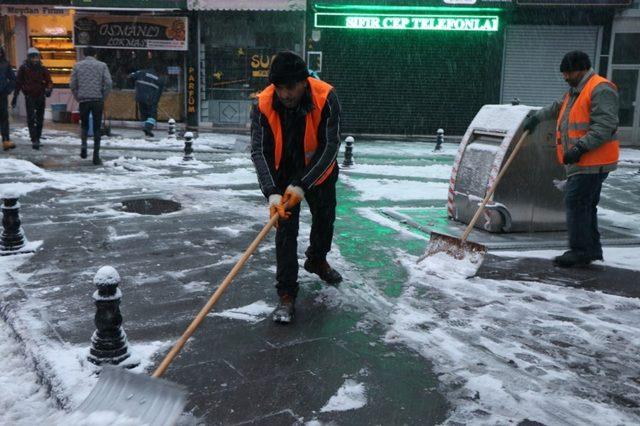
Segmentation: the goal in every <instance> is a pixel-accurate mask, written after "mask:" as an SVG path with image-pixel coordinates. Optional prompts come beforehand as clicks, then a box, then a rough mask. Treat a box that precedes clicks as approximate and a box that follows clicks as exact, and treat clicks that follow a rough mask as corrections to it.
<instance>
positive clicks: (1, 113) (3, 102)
mask: <svg viewBox="0 0 640 426" xmlns="http://www.w3.org/2000/svg"><path fill="white" fill-rule="evenodd" d="M0 133H2V141H3V142H4V141H8V140H9V101H8V100H7V95H3V94H0Z"/></svg>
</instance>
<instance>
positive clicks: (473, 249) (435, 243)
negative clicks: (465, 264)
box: [418, 130, 529, 264]
mask: <svg viewBox="0 0 640 426" xmlns="http://www.w3.org/2000/svg"><path fill="white" fill-rule="evenodd" d="M527 136H529V131H528V130H525V131H524V133H522V136H520V139H519V140H518V143H516V146H515V147H514V148H513V151H512V152H511V154H510V155H509V158H507V161H506V163H504V167H502V169H501V170H500V173H498V176H496V180H495V181H494V182H493V185H491V188H489V191H487V195H485V197H484V200H482V203H481V204H480V207H478V210H476V214H475V215H473V218H472V219H471V222H469V224H468V225H467V228H466V229H465V231H464V234H462V238H456V237H453V236H451V235H446V234H441V233H439V232H435V231H431V236H430V238H429V247H427V251H426V252H425V254H423V255H422V256H421V257H420V258H419V259H418V262H420V261H422V260H423V259H425V258H427V257H430V256H433V255H435V254H437V253H447V254H448V255H449V256H451V257H453V258H454V259H458V260H462V259H465V258H469V259H470V260H471V261H472V262H473V263H477V264H479V263H480V262H481V261H482V259H483V258H484V255H485V254H486V252H487V246H485V245H484V244H480V243H476V242H473V241H467V237H469V234H470V233H471V231H472V230H473V227H474V225H475V224H476V222H477V221H478V219H479V218H480V215H481V214H482V212H483V211H484V208H485V206H486V205H487V203H488V202H489V199H490V198H491V196H492V195H493V193H494V192H495V190H496V188H497V186H498V183H499V182H500V180H501V179H502V176H503V175H504V174H505V173H506V172H507V169H508V168H509V165H510V164H511V162H512V161H513V159H514V158H515V157H516V155H517V154H518V151H519V150H520V148H521V147H522V145H523V144H524V140H525V139H526V138H527Z"/></svg>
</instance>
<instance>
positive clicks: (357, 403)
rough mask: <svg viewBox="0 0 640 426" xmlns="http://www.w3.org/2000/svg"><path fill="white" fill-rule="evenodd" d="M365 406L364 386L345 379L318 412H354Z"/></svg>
mask: <svg viewBox="0 0 640 426" xmlns="http://www.w3.org/2000/svg"><path fill="white" fill-rule="evenodd" d="M365 405H367V394H366V391H365V387H364V384H363V383H358V382H356V381H355V380H351V379H347V380H345V382H344V384H343V385H342V386H341V387H340V389H338V392H337V393H336V394H335V395H333V396H332V397H331V398H330V399H329V401H328V402H327V403H326V404H325V405H324V407H322V408H321V409H320V412H321V413H326V412H329V411H347V410H356V409H358V408H362V407H364V406H365Z"/></svg>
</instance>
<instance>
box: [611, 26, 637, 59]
mask: <svg viewBox="0 0 640 426" xmlns="http://www.w3.org/2000/svg"><path fill="white" fill-rule="evenodd" d="M638 46H640V33H616V35H615V39H614V43H613V63H614V64H640V49H639V48H638Z"/></svg>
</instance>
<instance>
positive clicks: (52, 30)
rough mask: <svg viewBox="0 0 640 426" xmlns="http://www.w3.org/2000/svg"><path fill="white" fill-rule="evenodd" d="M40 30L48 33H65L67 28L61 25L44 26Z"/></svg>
mask: <svg viewBox="0 0 640 426" xmlns="http://www.w3.org/2000/svg"><path fill="white" fill-rule="evenodd" d="M42 32H43V33H44V34H49V35H65V34H67V29H66V28H63V27H44V28H43V29H42Z"/></svg>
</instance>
